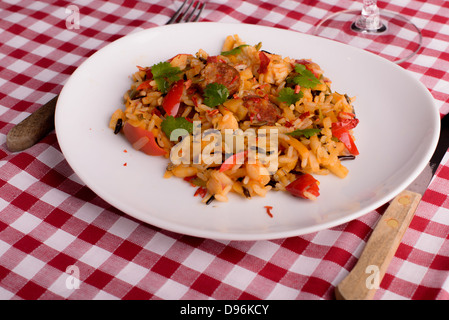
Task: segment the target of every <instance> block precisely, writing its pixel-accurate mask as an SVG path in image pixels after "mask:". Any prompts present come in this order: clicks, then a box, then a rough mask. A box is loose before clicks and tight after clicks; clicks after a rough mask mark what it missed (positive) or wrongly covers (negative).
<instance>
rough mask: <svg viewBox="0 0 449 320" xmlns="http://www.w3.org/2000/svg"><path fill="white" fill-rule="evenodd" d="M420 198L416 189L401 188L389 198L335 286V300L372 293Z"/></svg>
mask: <svg viewBox="0 0 449 320" xmlns="http://www.w3.org/2000/svg"><path fill="white" fill-rule="evenodd" d="M420 200H421V195H420V194H419V193H415V192H411V191H407V190H405V191H403V192H402V193H400V194H399V195H398V196H397V197H396V198H394V199H393V200H392V201H391V203H390V205H389V207H388V208H387V210H386V211H385V213H384V214H383V215H382V217H381V219H380V220H379V222H378V223H377V225H376V227H375V228H374V230H373V232H372V234H371V236H370V238H369V240H368V242H367V244H366V246H365V249H364V250H363V252H362V254H361V256H360V258H359V260H358V262H357V263H356V265H355V267H354V268H353V269H352V271H351V272H350V273H349V274H348V275H347V276H346V278H344V279H343V281H342V282H340V284H339V285H338V286H337V287H336V288H335V296H336V298H337V299H338V300H370V299H372V298H373V297H374V294H375V293H376V290H377V288H378V285H379V284H380V283H381V281H382V279H383V277H384V275H385V272H386V270H387V268H388V265H389V264H390V261H391V259H392V258H393V256H394V254H395V252H396V250H397V248H398V246H399V243H400V242H401V239H402V236H403V235H404V233H405V230H407V228H408V226H409V225H410V222H411V220H412V218H413V215H414V214H415V210H416V207H417V206H418V203H419V201H420Z"/></svg>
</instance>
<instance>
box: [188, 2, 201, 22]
mask: <svg viewBox="0 0 449 320" xmlns="http://www.w3.org/2000/svg"><path fill="white" fill-rule="evenodd" d="M194 2H195V1H192V2H190V4H189V6H188V7H187V9H186V11H185V13H187V12H188V11H189V9H190V7H191V6H192V4H193V3H194ZM199 4H200V2H199V1H197V2H196V4H195V6H194V7H193V10H192V11H191V12H190V14H189V15H188V16H186V17H185V18H184V21H185V22H189V21H190V18H192V16H193V14H194V13H195V11H196V9H198V6H199Z"/></svg>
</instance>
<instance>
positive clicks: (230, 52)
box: [221, 44, 248, 56]
mask: <svg viewBox="0 0 449 320" xmlns="http://www.w3.org/2000/svg"><path fill="white" fill-rule="evenodd" d="M247 46H248V44H242V45H240V46H238V47H235V48H234V49H231V50H228V51H222V52H221V55H222V56H231V55H234V54H239V53H240V52H242V48H244V47H247Z"/></svg>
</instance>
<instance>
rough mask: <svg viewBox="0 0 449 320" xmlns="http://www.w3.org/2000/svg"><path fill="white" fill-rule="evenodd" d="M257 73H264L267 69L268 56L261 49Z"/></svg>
mask: <svg viewBox="0 0 449 320" xmlns="http://www.w3.org/2000/svg"><path fill="white" fill-rule="evenodd" d="M259 60H260V66H259V70H258V71H259V73H265V72H267V71H268V65H269V64H270V58H269V57H268V56H267V55H266V54H265V52H263V51H259Z"/></svg>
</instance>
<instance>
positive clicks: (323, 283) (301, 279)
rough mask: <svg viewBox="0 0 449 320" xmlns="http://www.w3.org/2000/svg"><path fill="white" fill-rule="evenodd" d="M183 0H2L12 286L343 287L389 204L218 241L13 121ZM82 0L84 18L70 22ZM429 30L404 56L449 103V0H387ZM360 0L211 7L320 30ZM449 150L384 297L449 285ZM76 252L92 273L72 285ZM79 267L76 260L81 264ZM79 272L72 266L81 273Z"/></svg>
mask: <svg viewBox="0 0 449 320" xmlns="http://www.w3.org/2000/svg"><path fill="white" fill-rule="evenodd" d="M179 4H180V1H168V0H159V1H158V0H153V1H147V2H143V1H140V2H139V1H133V0H125V1H118V0H113V1H98V0H97V1H92V0H79V1H52V2H50V3H49V2H46V1H31V0H22V1H13V0H3V1H2V2H1V3H0V39H1V43H2V45H0V299H230V300H236V299H287V300H289V299H333V298H334V293H333V292H334V287H335V286H336V285H337V284H338V283H339V282H340V281H341V280H342V279H343V278H344V276H345V275H346V274H347V273H348V272H349V270H351V268H352V267H353V266H354V264H355V263H356V261H357V258H358V256H359V255H360V253H361V251H362V249H363V247H364V245H365V242H366V241H367V239H368V238H369V235H370V232H371V231H372V228H373V226H374V225H375V223H376V221H377V220H378V218H379V217H380V215H381V214H382V212H383V210H384V209H385V208H379V209H377V210H375V211H373V212H371V213H369V214H366V215H365V216H363V217H361V218H360V219H357V220H354V221H351V222H349V223H346V224H344V225H341V226H338V227H335V228H332V229H328V230H324V231H320V232H316V233H313V234H308V235H305V236H300V237H292V238H287V239H280V240H273V241H252V242H251V241H250V242H244V241H242V242H239V241H215V240H208V239H200V238H194V237H190V236H185V235H180V234H175V233H172V232H168V231H165V230H160V229H158V228H156V227H153V226H150V225H147V224H144V223H141V222H140V221H136V220H134V219H133V218H131V217H129V216H127V215H126V214H124V213H122V212H120V211H118V210H117V209H115V208H113V207H111V206H110V205H109V204H107V203H106V202H105V201H103V200H102V199H100V198H99V197H98V196H96V195H95V194H94V193H93V192H92V191H91V190H90V189H89V188H87V187H86V186H85V185H84V184H83V183H82V182H81V181H80V180H79V179H78V177H77V176H76V175H75V174H74V172H73V171H72V169H71V168H70V167H69V165H68V164H67V162H66V161H65V159H64V157H63V155H62V154H61V152H60V150H59V147H58V143H57V140H56V135H55V133H51V134H50V135H48V136H47V137H46V138H44V139H43V140H42V141H41V142H39V143H38V144H37V145H35V146H33V147H32V148H30V149H28V150H26V151H24V152H21V153H10V152H9V151H7V149H6V146H5V139H6V134H7V133H8V131H9V130H10V129H11V128H12V127H13V126H14V125H15V124H17V123H18V122H20V121H21V120H22V119H24V118H25V117H26V116H27V115H28V114H30V113H31V112H33V111H34V110H36V109H37V108H38V107H39V106H40V105H41V104H43V103H45V102H46V101H48V100H50V99H51V98H52V97H53V96H54V95H55V94H57V93H58V92H59V91H60V90H61V88H62V86H63V85H64V82H65V81H66V80H67V79H68V77H69V75H70V74H71V73H72V72H73V71H74V70H75V69H76V67H77V66H78V65H79V64H80V63H81V62H82V61H84V60H85V59H86V58H87V57H89V56H90V55H91V54H92V53H94V52H95V51H96V50H98V49H100V48H102V47H103V46H104V45H106V44H107V43H109V42H111V41H113V40H115V39H118V38H119V37H121V36H124V35H127V34H129V33H131V32H134V31H136V30H140V29H142V28H151V27H155V26H158V25H163V24H164V23H165V22H166V21H167V20H168V18H169V17H170V15H171V14H172V13H173V12H174V11H175V10H176V8H177V7H178V6H179ZM69 5H76V6H77V7H78V8H79V10H80V28H79V29H68V28H67V27H66V24H65V23H66V19H67V17H68V15H69V13H70V11H68V12H67V11H66V9H67V7H68V6H69ZM378 5H379V7H380V8H386V9H388V10H391V11H395V12H400V13H402V14H404V15H406V16H408V17H409V18H411V19H412V20H413V21H414V22H415V23H416V24H417V25H418V27H419V28H420V29H421V30H422V34H423V42H424V43H423V48H422V49H421V51H420V52H419V54H418V55H417V56H415V57H413V58H412V59H411V60H409V61H407V62H405V63H403V64H402V66H403V67H404V68H405V69H407V70H409V71H410V72H411V73H412V74H413V75H414V76H415V77H416V78H417V79H419V80H420V81H421V82H422V83H424V84H425V85H426V86H427V88H428V89H429V90H430V92H431V93H432V94H433V96H434V97H435V99H436V102H437V104H438V106H439V108H440V112H441V114H446V113H448V112H449V73H448V70H449V19H448V17H449V1H442V0H430V1H429V0H402V1H401V0H396V1H388V2H384V1H379V3H378ZM359 7H360V1H345V0H325V1H313V0H312V1H306V0H302V1H299V0H298V1H293V0H284V1H276V2H273V1H271V0H269V1H265V0H250V1H240V0H232V1H224V0H209V1H208V3H207V7H206V10H205V11H204V12H203V15H202V20H203V21H215V22H244V23H253V24H261V25H266V26H273V27H279V28H286V29H291V30H296V31H300V32H303V33H311V32H312V28H313V26H314V25H315V24H317V23H318V21H319V20H320V19H322V18H324V17H325V16H326V15H328V14H330V13H331V12H335V11H338V10H342V9H349V8H359ZM448 190H449V156H448V153H447V154H446V157H445V159H444V160H443V162H442V164H441V166H440V167H439V170H438V172H437V175H436V177H435V178H434V180H433V183H432V184H431V185H430V187H429V189H428V190H427V192H426V193H425V194H424V197H423V201H422V202H421V203H420V205H419V207H418V210H417V212H416V215H415V217H414V219H413V221H412V223H411V225H410V228H409V229H408V230H407V232H406V234H405V236H404V238H403V240H402V243H401V244H400V246H399V249H398V251H397V253H396V255H395V257H394V258H393V261H392V263H391V265H390V267H389V269H388V271H387V274H386V276H385V278H384V280H383V282H382V283H381V288H380V290H379V291H378V292H377V294H376V296H375V298H376V299H449V237H448V234H449V197H448ZM70 266H76V267H77V268H78V269H77V270H78V271H79V279H80V286H79V288H78V289H76V287H75V288H74V287H70V283H71V282H70V281H69V280H71V279H72V278H71V276H72V273H71V272H72V271H71V269H67V268H68V267H70ZM73 275H74V276H75V274H73ZM72 280H73V279H72Z"/></svg>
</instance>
